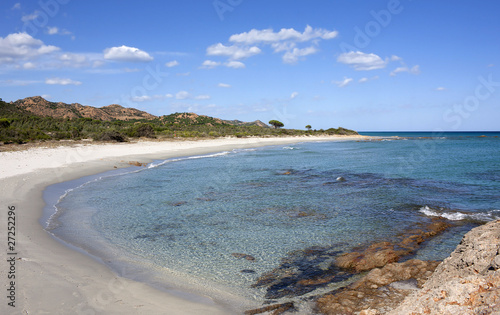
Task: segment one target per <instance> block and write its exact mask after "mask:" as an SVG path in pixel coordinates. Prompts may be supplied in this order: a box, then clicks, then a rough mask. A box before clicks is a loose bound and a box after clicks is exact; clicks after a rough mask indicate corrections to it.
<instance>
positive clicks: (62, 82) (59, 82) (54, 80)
mask: <svg viewBox="0 0 500 315" xmlns="http://www.w3.org/2000/svg"><path fill="white" fill-rule="evenodd" d="M45 84H50V85H81V84H82V82H80V81H74V80H71V79H62V78H50V79H46V80H45Z"/></svg>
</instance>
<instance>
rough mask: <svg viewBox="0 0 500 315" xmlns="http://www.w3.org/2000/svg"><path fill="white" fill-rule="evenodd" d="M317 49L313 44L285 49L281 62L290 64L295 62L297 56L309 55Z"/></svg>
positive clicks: (297, 58)
mask: <svg viewBox="0 0 500 315" xmlns="http://www.w3.org/2000/svg"><path fill="white" fill-rule="evenodd" d="M317 51H318V50H317V49H316V47H314V46H311V47H307V48H302V49H299V48H294V49H292V50H291V51H287V52H286V53H285V54H284V55H283V62H284V63H290V64H292V63H296V62H297V61H298V60H299V57H304V56H307V55H311V54H314V53H316V52H317Z"/></svg>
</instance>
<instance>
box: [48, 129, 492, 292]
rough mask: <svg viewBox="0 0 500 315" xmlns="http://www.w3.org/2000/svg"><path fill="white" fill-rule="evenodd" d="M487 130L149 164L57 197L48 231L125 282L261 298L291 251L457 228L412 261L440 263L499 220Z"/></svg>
mask: <svg viewBox="0 0 500 315" xmlns="http://www.w3.org/2000/svg"><path fill="white" fill-rule="evenodd" d="M392 135H393V134H391V135H383V136H392ZM498 135H499V134H498V133H488V134H487V137H479V136H478V135H477V134H456V133H453V134H444V135H439V137H429V136H435V135H429V134H412V135H408V134H406V135H405V136H406V138H403V139H397V140H396V139H394V138H386V139H384V141H370V142H355V141H347V142H321V143H298V144H295V145H291V146H272V147H264V148H258V149H246V150H233V151H228V152H221V153H218V154H212V155H205V156H197V157H185V158H177V159H170V160H166V161H156V162H155V163H152V164H151V165H149V167H148V168H144V169H140V170H139V169H137V168H134V169H133V171H131V172H129V173H126V174H110V176H106V177H102V178H98V179H96V180H93V181H91V182H88V183H86V184H83V185H80V186H79V187H76V188H75V189H73V190H71V191H68V192H67V193H66V194H65V196H64V197H63V198H61V200H60V201H59V203H58V204H57V209H58V215H57V216H54V217H53V218H52V219H51V222H50V228H49V229H50V232H51V233H54V235H56V236H57V237H59V238H61V239H63V240H65V241H67V242H69V243H71V244H73V245H76V246H78V247H81V248H83V249H85V250H87V251H89V252H90V253H92V254H94V255H97V256H98V257H101V258H102V259H103V260H104V261H105V262H107V263H109V264H110V265H112V266H113V268H116V269H117V270H125V269H126V270H128V272H127V275H126V276H129V277H131V278H134V279H138V280H144V281H148V282H151V281H153V282H155V284H156V285H158V286H162V285H165V286H168V284H165V283H163V282H164V281H167V282H168V279H173V278H172V277H175V279H177V280H176V281H184V282H189V283H190V284H189V285H194V286H199V287H203V288H209V287H211V288H217V289H220V290H222V291H229V292H231V293H234V294H236V295H238V296H241V297H243V298H245V299H248V300H252V301H262V300H263V299H264V295H265V291H264V289H262V288H260V289H258V288H251V285H252V284H253V283H254V282H255V280H256V279H257V278H258V277H259V276H260V275H261V274H263V273H265V272H268V271H270V270H272V269H273V268H275V267H277V266H278V265H279V264H280V262H281V260H282V258H283V257H287V255H289V254H290V253H292V252H294V251H297V250H303V249H305V248H309V247H313V246H315V247H320V246H327V247H329V248H332V249H334V250H335V252H337V251H338V252H345V251H348V250H349V249H351V248H353V247H355V246H357V245H359V244H367V243H370V242H373V241H375V240H386V239H391V238H393V237H394V236H395V235H398V234H400V233H402V232H404V231H405V230H407V229H410V228H412V227H413V226H415V224H417V223H419V222H427V221H429V220H430V219H431V218H432V217H434V216H442V217H445V218H447V219H448V220H451V221H454V222H455V223H458V224H456V225H455V226H454V228H452V229H450V230H449V231H447V232H445V233H444V234H442V235H440V236H439V237H437V238H435V239H433V240H432V241H430V242H428V243H426V244H425V246H424V247H423V248H422V249H421V250H420V251H419V252H418V253H417V255H416V257H417V258H421V259H433V260H434V259H437V260H441V259H444V258H445V257H446V256H448V255H449V253H451V251H452V250H453V249H454V248H455V246H456V245H457V244H458V242H459V241H460V239H461V237H462V236H463V234H465V233H466V232H467V231H468V230H470V228H472V227H473V226H475V225H477V224H480V223H482V222H485V221H489V220H493V219H498V218H500V210H499V209H500V194H499V188H500V161H499V159H498V157H499V156H500V138H498ZM495 136H496V137H495ZM240 254H244V255H240ZM245 255H246V256H245ZM122 273H123V272H122ZM160 275H164V276H165V277H164V278H162V277H161V276H160ZM179 279H182V280H179ZM189 285H188V286H189ZM201 291H203V289H202V290H201ZM212 293H214V292H212ZM209 294H210V293H209ZM214 294H215V293H214Z"/></svg>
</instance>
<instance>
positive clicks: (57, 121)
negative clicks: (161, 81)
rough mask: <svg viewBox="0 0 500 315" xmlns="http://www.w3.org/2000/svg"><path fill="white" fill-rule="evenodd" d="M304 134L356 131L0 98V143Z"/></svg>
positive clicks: (120, 140)
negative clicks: (61, 109) (40, 106)
mask: <svg viewBox="0 0 500 315" xmlns="http://www.w3.org/2000/svg"><path fill="white" fill-rule="evenodd" d="M51 104H52V103H51ZM60 106H61V105H60ZM262 125H263V126H262ZM307 134H309V135H319V134H357V133H356V132H355V131H352V130H348V129H344V128H338V129H335V128H331V129H328V130H319V131H304V130H296V129H274V128H270V127H269V126H267V125H265V124H264V123H262V122H260V121H257V122H254V123H243V122H240V121H223V120H221V119H218V118H213V117H209V116H203V115H197V114H194V113H174V114H170V115H165V116H160V117H155V118H153V119H132V120H99V119H93V118H82V117H79V118H72V119H70V118H54V117H49V116H45V117H42V116H39V115H35V114H33V113H32V112H28V111H27V110H24V109H21V108H19V107H17V106H16V105H15V104H14V103H6V102H3V101H1V99H0V142H2V143H4V144H9V143H26V142H32V141H47V140H63V139H64V140H81V139H93V140H95V141H119V142H122V141H128V139H129V138H138V137H147V138H159V139H163V138H165V139H166V138H174V137H175V138H207V137H211V138H215V137H226V136H235V137H248V136H286V135H307Z"/></svg>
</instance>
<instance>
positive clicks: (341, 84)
mask: <svg viewBox="0 0 500 315" xmlns="http://www.w3.org/2000/svg"><path fill="white" fill-rule="evenodd" d="M352 80H353V79H352V78H348V77H344V80H342V81H335V82H333V83H335V84H336V85H337V86H338V87H345V86H347V85H349V84H350V83H351V82H352Z"/></svg>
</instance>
